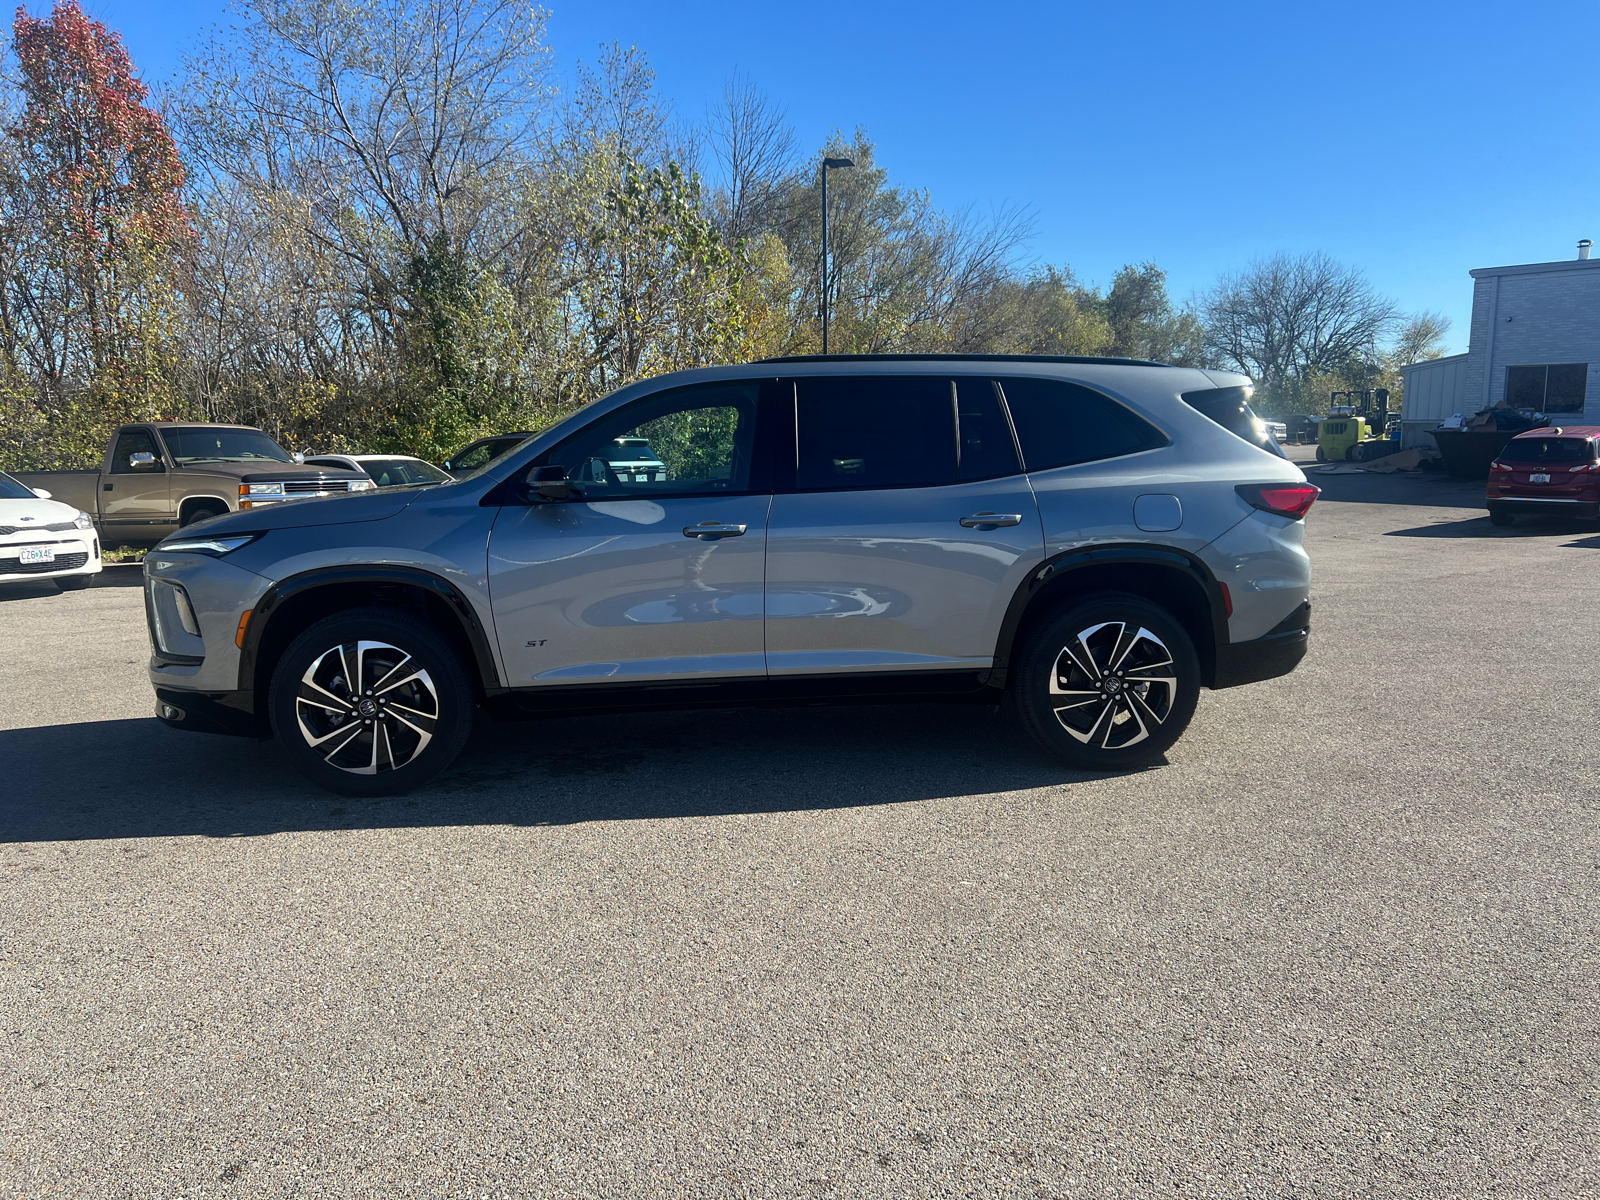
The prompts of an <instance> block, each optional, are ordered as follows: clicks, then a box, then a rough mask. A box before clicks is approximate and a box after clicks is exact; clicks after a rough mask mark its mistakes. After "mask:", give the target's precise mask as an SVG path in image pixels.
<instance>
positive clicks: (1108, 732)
mask: <svg viewBox="0 0 1600 1200" xmlns="http://www.w3.org/2000/svg"><path fill="white" fill-rule="evenodd" d="M1018 666H1019V669H1018V671H1017V673H1016V675H1015V688H1016V695H1015V699H1016V707H1017V713H1018V716H1019V717H1020V718H1021V721H1022V725H1023V728H1025V729H1026V730H1027V731H1028V732H1029V733H1030V734H1032V735H1033V737H1034V739H1035V740H1036V741H1038V742H1039V744H1040V745H1042V746H1044V747H1045V748H1046V749H1047V750H1050V751H1051V752H1053V753H1054V754H1056V755H1057V756H1058V757H1060V758H1062V759H1065V760H1066V761H1067V762H1068V763H1069V764H1071V765H1072V766H1074V767H1078V768H1080V769H1081V770H1086V771H1118V770H1125V769H1127V768H1130V767H1136V766H1140V765H1142V764H1144V763H1146V762H1149V761H1150V760H1151V759H1155V758H1159V757H1160V756H1161V754H1162V753H1163V752H1164V751H1165V750H1166V749H1167V748H1168V747H1169V746H1171V745H1172V744H1173V743H1174V742H1176V741H1177V740H1178V738H1179V737H1180V736H1182V734H1183V731H1184V730H1185V729H1186V728H1187V727H1188V725H1189V720H1190V718H1191V717H1193V716H1194V709H1195V704H1196V702H1197V701H1198V700H1199V696H1200V660H1199V658H1198V656H1197V655H1196V654H1195V651H1194V644H1193V643H1192V642H1191V641H1190V640H1189V635H1188V634H1187V633H1185V632H1184V629H1183V626H1182V625H1180V624H1178V622H1177V621H1176V620H1175V619H1174V618H1173V616H1172V615H1171V614H1170V613H1168V612H1167V611H1166V610H1165V609H1163V608H1160V607H1158V606H1156V605H1154V604H1152V603H1150V601H1148V600H1144V599H1142V598H1140V597H1138V596H1131V595H1126V594H1124V593H1120V592H1102V593H1100V594H1099V595H1095V596H1090V597H1087V598H1085V599H1083V600H1081V601H1079V602H1077V603H1074V604H1072V605H1071V606H1070V607H1069V608H1066V609H1064V610H1063V611H1062V612H1061V613H1060V614H1059V615H1057V616H1054V617H1052V618H1050V619H1048V620H1047V621H1045V623H1044V624H1043V625H1041V626H1040V627H1039V628H1038V629H1036V630H1035V631H1034V633H1033V634H1032V635H1031V636H1030V637H1029V638H1028V640H1027V643H1026V644H1025V645H1024V647H1023V649H1022V653H1021V654H1020V655H1019V657H1018Z"/></svg>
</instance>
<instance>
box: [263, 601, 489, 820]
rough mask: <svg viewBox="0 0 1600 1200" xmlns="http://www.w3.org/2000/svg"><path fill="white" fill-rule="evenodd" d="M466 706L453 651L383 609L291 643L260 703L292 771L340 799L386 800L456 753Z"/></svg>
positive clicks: (331, 620)
mask: <svg viewBox="0 0 1600 1200" xmlns="http://www.w3.org/2000/svg"><path fill="white" fill-rule="evenodd" d="M475 704H476V700H475V697H474V695H473V688H472V682H471V679H470V678H469V676H468V675H467V671H466V668H465V667H464V666H463V665H462V662H461V659H460V657H459V655H457V653H456V651H455V648H454V647H452V646H451V645H450V643H449V642H447V641H446V640H445V639H444V638H442V637H440V636H439V634H437V633H436V632H434V631H433V630H432V629H430V628H429V627H428V626H427V625H425V624H424V623H423V622H421V621H419V620H417V619H416V618H414V617H411V616H408V615H406V614H405V613H400V612H395V611H393V610H389V609H382V608H363V609H354V610H351V611H349V612H343V613H338V614H336V615H335V616H332V617H328V618H327V619H326V620H323V621H319V622H317V623H316V624H315V625H313V626H312V627H311V628H310V629H307V630H306V631H305V632H304V633H302V634H301V635H300V636H299V637H297V638H296V639H295V640H294V642H293V643H291V644H290V646H289V648H288V650H286V651H285V652H284V654H283V657H282V658H281V659H279V660H278V665H277V667H276V668H275V669H274V671H273V673H272V690H271V692H270V694H269V697H268V701H267V705H268V711H269V712H270V713H271V718H272V730H273V732H274V733H275V734H276V735H277V738H278V741H279V743H281V744H282V746H283V748H284V750H285V752H286V753H287V754H288V756H289V759H290V761H291V762H292V763H294V765H295V768H296V769H297V770H298V771H299V772H300V773H301V774H302V775H304V776H305V777H306V778H307V779H309V780H311V782H312V783H315V784H317V785H318V786H319V787H324V788H327V789H328V790H329V791H331V792H339V793H342V794H344V795H347V796H392V795H397V794H399V793H401V792H406V791H410V790H411V789H412V788H415V787H419V786H420V785H422V784H424V783H426V782H427V781H428V780H430V779H432V778H433V777H434V776H435V775H437V774H438V773H439V772H440V771H442V770H444V769H445V768H446V767H447V766H449V765H450V763H451V762H452V761H454V759H455V757H456V755H457V754H459V753H460V752H461V747H462V746H463V745H464V744H465V743H466V740H467V735H468V733H470V732H471V730H472V714H473V710H474V707H475Z"/></svg>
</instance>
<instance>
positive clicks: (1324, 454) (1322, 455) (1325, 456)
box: [1317, 446, 1328, 462]
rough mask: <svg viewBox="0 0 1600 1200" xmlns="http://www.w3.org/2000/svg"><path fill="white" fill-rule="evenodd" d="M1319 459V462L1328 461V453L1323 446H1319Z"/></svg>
mask: <svg viewBox="0 0 1600 1200" xmlns="http://www.w3.org/2000/svg"><path fill="white" fill-rule="evenodd" d="M1317 461H1318V462H1327V461H1328V453H1327V451H1326V450H1324V449H1323V448H1322V447H1321V446H1318V447H1317Z"/></svg>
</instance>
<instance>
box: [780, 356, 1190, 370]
mask: <svg viewBox="0 0 1600 1200" xmlns="http://www.w3.org/2000/svg"><path fill="white" fill-rule="evenodd" d="M756 361H757V362H763V363H811V362H927V361H932V362H1015V363H1030V362H1032V363H1077V364H1085V365H1090V366H1105V367H1166V366H1171V364H1170V363H1161V362H1151V361H1150V360H1149V359H1147V358H1112V357H1108V356H1105V355H1094V354H785V355H781V356H779V357H777V358H758V359H757V360H756Z"/></svg>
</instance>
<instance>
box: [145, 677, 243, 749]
mask: <svg viewBox="0 0 1600 1200" xmlns="http://www.w3.org/2000/svg"><path fill="white" fill-rule="evenodd" d="M254 705H255V697H254V696H252V695H251V694H250V693H249V692H190V691H185V690H183V689H182V688H166V687H158V688H156V719H157V720H158V721H160V722H161V723H162V724H163V725H165V726H166V727H167V728H169V729H187V730H189V731H190V732H191V733H226V734H233V735H235V736H237V737H253V738H263V739H264V738H265V736H266V735H265V734H264V733H263V732H262V727H261V723H260V722H259V721H258V720H257V719H256V715H255V713H254V711H253V709H254Z"/></svg>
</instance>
